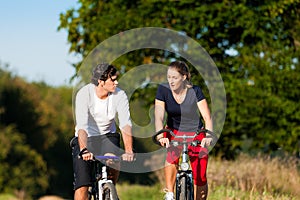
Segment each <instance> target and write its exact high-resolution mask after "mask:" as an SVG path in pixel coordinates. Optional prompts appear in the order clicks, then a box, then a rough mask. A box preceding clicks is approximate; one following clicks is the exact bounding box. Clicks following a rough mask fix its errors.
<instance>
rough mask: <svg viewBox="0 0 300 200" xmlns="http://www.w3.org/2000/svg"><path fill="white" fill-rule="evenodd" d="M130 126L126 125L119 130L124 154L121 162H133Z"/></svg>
mask: <svg viewBox="0 0 300 200" xmlns="http://www.w3.org/2000/svg"><path fill="white" fill-rule="evenodd" d="M131 130H132V129H131V126H129V125H126V126H124V127H123V128H122V129H121V134H122V138H123V142H124V150H125V154H123V156H122V157H123V160H126V161H133V159H134V154H133V148H132V131H131Z"/></svg>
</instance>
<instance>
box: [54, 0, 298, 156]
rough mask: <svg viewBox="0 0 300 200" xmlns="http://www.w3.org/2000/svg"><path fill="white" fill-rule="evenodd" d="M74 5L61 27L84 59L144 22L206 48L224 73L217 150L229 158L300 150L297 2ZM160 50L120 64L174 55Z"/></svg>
mask: <svg viewBox="0 0 300 200" xmlns="http://www.w3.org/2000/svg"><path fill="white" fill-rule="evenodd" d="M78 3H79V7H78V8H77V9H69V10H67V11H66V12H64V13H61V15H60V21H61V24H60V27H59V29H66V30H67V31H68V41H69V43H70V44H71V47H70V52H73V53H77V54H80V55H82V57H83V58H85V57H86V56H87V55H88V53H89V52H90V51H91V50H92V49H93V48H94V47H96V46H97V45H98V44H99V43H100V42H102V41H104V40H106V39H107V38H109V37H111V36H113V35H115V34H117V33H120V32H122V31H125V30H130V29H133V28H138V27H149V26H151V27H163V28H169V29H173V30H177V31H181V32H184V33H185V34H186V35H187V36H189V37H191V38H193V39H195V40H196V41H197V42H199V44H201V46H202V47H204V48H205V49H206V50H207V51H208V53H209V54H210V56H211V57H212V58H213V60H214V62H215V63H216V65H217V66H218V68H219V71H220V72H221V75H222V77H223V80H224V84H225V88H226V93H227V103H228V104H227V117H226V121H225V126H224V129H223V131H222V135H221V138H220V140H219V142H218V143H217V146H216V148H215V150H216V151H217V152H223V153H224V155H226V156H227V157H231V156H233V155H234V154H235V153H237V152H240V151H261V150H264V151H266V152H270V151H276V150H278V148H281V149H284V150H285V151H288V152H290V153H296V152H297V151H299V136H298V135H299V134H297V132H299V128H300V127H299V115H300V112H299V103H297V99H299V96H300V94H299V91H298V89H297V88H299V86H300V85H299V84H300V82H299V77H300V76H299V70H300V68H299V60H298V58H299V45H300V43H299V41H300V38H299V35H300V28H299V27H300V26H299V25H300V24H299V23H300V20H299V19H300V4H299V1H298V0H283V1H279V2H278V1H275V0H272V1H257V0H241V1H233V0H226V1H210V0H206V1H152V0H147V1H125V0H113V1H96V0H89V1H87V0H79V1H78ZM165 55H166V54H165V53H164V52H162V51H155V50H149V49H145V50H144V51H142V52H141V51H135V52H130V53H129V54H128V55H126V56H125V58H124V59H120V60H121V62H120V65H125V66H126V67H127V68H126V69H127V70H129V69H130V66H136V65H140V64H143V63H149V62H150V63H151V62H162V63H163V62H168V61H169V60H170V58H171V57H172V55H171V56H170V55H169V54H168V56H169V57H167V58H166V57H165ZM173 58H174V57H173ZM79 65H80V63H77V65H76V66H77V67H78V66H79ZM195 82H198V81H197V78H196V79H195ZM143 94H144V93H143V92H142V91H141V93H140V95H137V96H138V97H144V96H145V95H143ZM151 95H152V96H153V95H154V94H153V93H152V94H150V95H149V96H151ZM148 101H149V102H150V103H149V104H151V101H152V102H153V98H150V99H148Z"/></svg>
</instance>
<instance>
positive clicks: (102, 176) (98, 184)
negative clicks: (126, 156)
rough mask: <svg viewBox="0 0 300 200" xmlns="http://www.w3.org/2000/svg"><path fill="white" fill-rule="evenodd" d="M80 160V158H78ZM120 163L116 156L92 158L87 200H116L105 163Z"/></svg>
mask: <svg viewBox="0 0 300 200" xmlns="http://www.w3.org/2000/svg"><path fill="white" fill-rule="evenodd" d="M78 158H82V157H80V156H79V157H78ZM108 160H111V161H113V162H120V161H121V160H122V159H121V157H118V156H94V160H91V161H90V162H93V170H92V173H93V177H94V180H93V181H92V186H91V187H89V190H88V199H89V200H118V199H119V198H118V194H117V190H116V187H115V185H114V183H113V181H112V180H110V179H108V176H107V167H108V165H107V161H108Z"/></svg>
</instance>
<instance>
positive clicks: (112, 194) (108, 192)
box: [103, 183, 119, 200]
mask: <svg viewBox="0 0 300 200" xmlns="http://www.w3.org/2000/svg"><path fill="white" fill-rule="evenodd" d="M103 199H104V200H118V199H119V198H118V194H117V190H116V187H115V185H114V184H113V183H105V184H104V185H103Z"/></svg>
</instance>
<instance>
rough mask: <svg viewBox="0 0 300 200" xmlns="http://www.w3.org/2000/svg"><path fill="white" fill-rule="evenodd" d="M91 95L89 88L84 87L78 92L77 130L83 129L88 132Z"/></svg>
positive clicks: (76, 109)
mask: <svg viewBox="0 0 300 200" xmlns="http://www.w3.org/2000/svg"><path fill="white" fill-rule="evenodd" d="M88 103H89V94H88V88H87V87H84V88H82V89H81V90H79V91H78V93H77V94H76V99H75V121H76V129H77V130H79V129H83V130H85V131H86V132H87V128H88V116H89V106H88Z"/></svg>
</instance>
